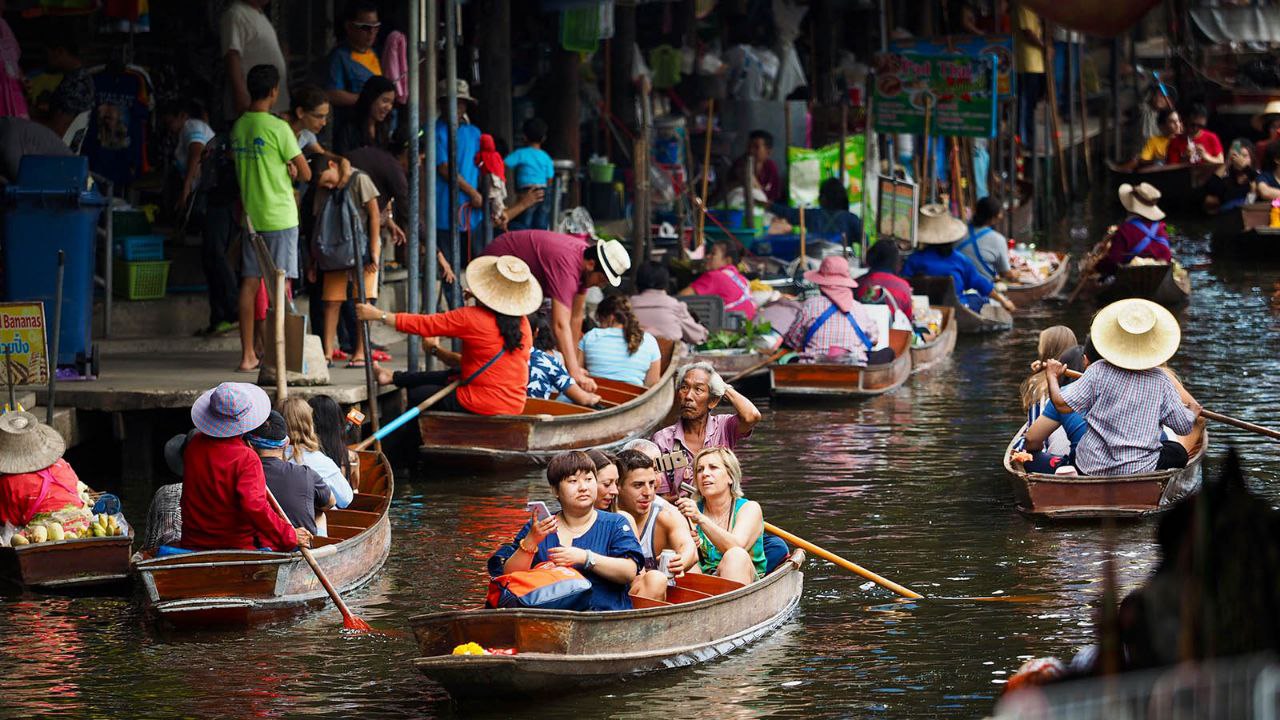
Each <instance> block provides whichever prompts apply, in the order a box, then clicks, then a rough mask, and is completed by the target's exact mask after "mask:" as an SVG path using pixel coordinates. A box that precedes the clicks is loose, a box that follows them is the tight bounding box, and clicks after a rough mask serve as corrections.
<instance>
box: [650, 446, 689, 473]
mask: <svg viewBox="0 0 1280 720" xmlns="http://www.w3.org/2000/svg"><path fill="white" fill-rule="evenodd" d="M686 467H689V458H688V457H686V456H685V454H684V453H683V452H682V451H680V450H672V451H671V452H669V453H663V454H661V455H659V456H658V460H657V468H658V470H661V471H663V472H670V471H672V470H678V469H680V468H686Z"/></svg>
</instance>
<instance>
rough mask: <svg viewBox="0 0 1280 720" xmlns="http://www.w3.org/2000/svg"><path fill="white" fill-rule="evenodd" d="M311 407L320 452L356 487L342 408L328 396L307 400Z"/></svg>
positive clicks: (315, 396) (354, 465)
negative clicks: (335, 464) (336, 465)
mask: <svg viewBox="0 0 1280 720" xmlns="http://www.w3.org/2000/svg"><path fill="white" fill-rule="evenodd" d="M307 404H308V405H310V406H311V423H312V426H313V427H314V428H315V434H316V439H317V440H319V441H320V452H322V453H324V454H325V455H327V456H328V457H329V459H330V460H332V461H334V462H335V463H337V464H338V467H340V468H342V474H343V475H345V476H346V478H347V479H348V480H349V481H350V482H351V486H352V487H355V485H356V477H355V476H354V475H353V474H352V469H353V468H356V467H357V465H356V462H355V460H353V459H352V456H353V455H354V453H353V452H351V451H350V450H348V449H347V438H346V428H347V425H346V418H345V417H343V415H342V406H341V405H339V404H338V401H337V400H334V399H333V398H331V397H329V396H328V395H313V396H311V397H310V398H308V399H307Z"/></svg>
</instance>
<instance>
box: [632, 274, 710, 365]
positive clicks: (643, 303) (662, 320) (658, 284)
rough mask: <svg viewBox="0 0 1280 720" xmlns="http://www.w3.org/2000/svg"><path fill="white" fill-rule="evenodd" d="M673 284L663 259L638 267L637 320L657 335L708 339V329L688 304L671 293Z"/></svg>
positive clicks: (699, 341)
mask: <svg viewBox="0 0 1280 720" xmlns="http://www.w3.org/2000/svg"><path fill="white" fill-rule="evenodd" d="M670 286H671V274H670V273H668V272H667V268H666V267H665V266H663V265H662V263H658V262H652V261H650V262H647V263H645V264H643V265H641V266H640V269H639V270H637V271H636V294H635V295H632V296H631V309H632V310H634V311H635V315H636V320H639V321H640V327H642V328H644V329H645V332H648V333H652V334H653V336H654V337H656V338H664V339H667V340H672V341H679V340H683V341H685V342H687V343H689V344H690V345H701V344H702V343H703V342H705V341H706V339H707V329H706V328H705V327H703V326H702V325H700V324H699V323H698V321H697V320H695V319H694V317H693V315H691V314H689V306H688V305H686V304H685V303H682V302H680V301H679V300H677V299H675V298H674V297H672V296H671V295H669V294H668V291H669V290H670V289H671V288H670Z"/></svg>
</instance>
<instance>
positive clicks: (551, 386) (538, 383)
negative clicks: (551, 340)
mask: <svg viewBox="0 0 1280 720" xmlns="http://www.w3.org/2000/svg"><path fill="white" fill-rule="evenodd" d="M572 384H573V378H572V377H569V371H568V370H565V368H564V363H562V362H560V358H558V357H556V356H555V355H554V354H553V353H549V352H547V351H546V350H539V349H538V348H534V349H533V352H531V353H530V354H529V388H528V393H529V397H531V398H540V399H542V400H550V399H552V398H554V397H556V396H557V395H559V394H560V393H562V392H564V391H565V390H568V389H569V386H570V385H572Z"/></svg>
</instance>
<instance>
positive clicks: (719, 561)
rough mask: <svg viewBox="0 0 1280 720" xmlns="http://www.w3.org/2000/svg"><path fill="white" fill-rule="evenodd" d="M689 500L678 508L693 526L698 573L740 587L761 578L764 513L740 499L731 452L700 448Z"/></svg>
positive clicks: (739, 473)
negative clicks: (694, 529) (731, 581)
mask: <svg viewBox="0 0 1280 720" xmlns="http://www.w3.org/2000/svg"><path fill="white" fill-rule="evenodd" d="M693 465H694V472H695V474H696V476H697V480H696V482H694V484H693V485H694V489H695V492H694V495H693V497H682V498H679V499H677V500H676V502H675V505H676V508H677V509H679V510H680V512H681V513H683V514H684V516H685V517H686V518H688V519H689V521H690V522H692V523H693V524H694V525H695V526H696V527H697V533H698V548H699V556H700V558H701V559H700V560H699V569H700V570H701V571H702V572H704V573H706V574H708V575H718V576H720V577H722V578H725V579H727V580H735V581H737V582H740V583H742V584H744V585H747V584H750V583H752V582H755V581H756V580H758V579H760V578H761V577H763V576H764V574H765V570H766V569H767V563H768V561H767V560H766V558H765V554H764V511H763V510H761V509H760V503H757V502H754V501H751V500H748V499H746V498H745V497H743V494H742V465H741V464H739V463H738V457H737V456H736V455H734V454H733V451H732V450H730V449H729V448H723V447H709V448H703V450H702V451H701V452H699V453H698V456H697V457H696V458H694V462H693Z"/></svg>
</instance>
